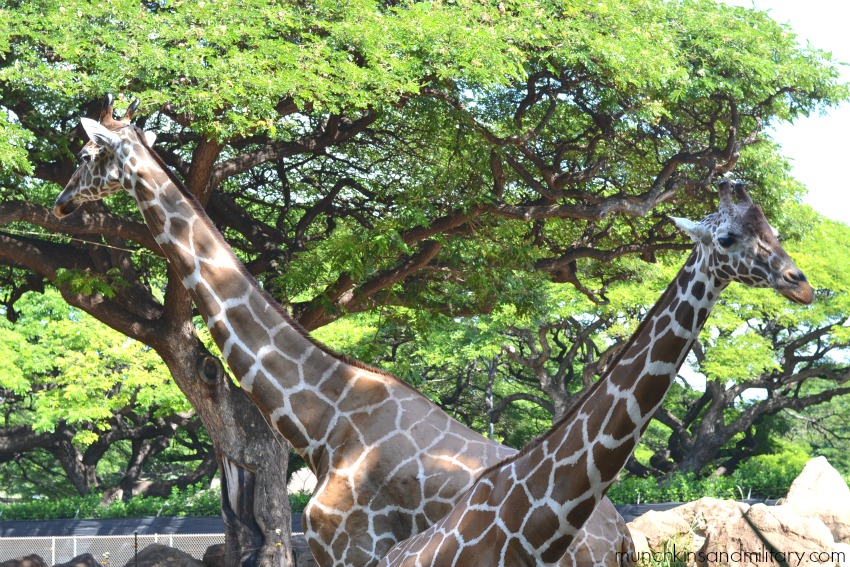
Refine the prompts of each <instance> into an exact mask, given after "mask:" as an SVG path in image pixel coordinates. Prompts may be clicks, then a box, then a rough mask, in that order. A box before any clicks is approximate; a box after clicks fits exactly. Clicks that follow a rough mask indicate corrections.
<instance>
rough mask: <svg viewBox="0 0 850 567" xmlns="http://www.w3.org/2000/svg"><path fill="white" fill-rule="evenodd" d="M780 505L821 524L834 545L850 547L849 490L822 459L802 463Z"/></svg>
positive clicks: (839, 476)
mask: <svg viewBox="0 0 850 567" xmlns="http://www.w3.org/2000/svg"><path fill="white" fill-rule="evenodd" d="M782 505H783V506H788V507H791V508H793V509H794V511H795V512H796V513H797V514H799V515H801V516H804V517H806V518H817V519H819V520H821V521H822V522H823V523H824V524H826V526H827V527H828V528H829V530H830V531H831V532H832V537H833V538H835V541H836V542H843V543H850V488H848V487H847V483H845V482H844V479H843V478H841V474H839V472H838V471H837V470H835V469H834V468H832V466H831V465H830V464H829V462H828V461H827V460H826V457H817V458H814V459H812V460H811V461H809V462H808V463H806V466H805V467H804V468H803V471H802V472H801V473H800V475H799V476H798V477H797V478H796V479H795V480H794V482H793V483H792V484H791V488H790V489H789V490H788V495H787V496H786V497H785V498H784V499H783V500H782Z"/></svg>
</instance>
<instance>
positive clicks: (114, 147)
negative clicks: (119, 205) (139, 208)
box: [53, 95, 155, 218]
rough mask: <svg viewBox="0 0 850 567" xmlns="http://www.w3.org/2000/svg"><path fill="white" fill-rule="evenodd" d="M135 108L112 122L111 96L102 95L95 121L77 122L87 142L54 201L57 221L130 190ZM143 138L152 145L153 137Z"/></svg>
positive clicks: (135, 138) (136, 137) (135, 136)
mask: <svg viewBox="0 0 850 567" xmlns="http://www.w3.org/2000/svg"><path fill="white" fill-rule="evenodd" d="M138 106H139V101H138V100H135V101H133V103H132V104H131V105H130V107H129V108H128V109H127V112H126V113H125V114H124V116H123V118H121V119H120V120H115V119H114V118H113V116H112V95H106V99H105V100H104V103H103V110H102V111H101V113H100V120H99V121H97V122H96V121H94V120H90V119H88V118H82V119H81V123H82V126H83V129H84V130H85V131H86V134H88V137H89V142H88V143H87V144H86V145H85V146H83V149H82V150H80V152H79V153H78V154H77V155H78V156H79V158H80V160H81V161H82V163H81V164H80V166H79V167H78V168H77V171H75V172H74V174H73V175H72V176H71V179H70V181H68V184H67V185H66V186H65V189H64V190H63V191H62V193H60V194H59V197H58V198H57V199H56V204H55V205H54V207H53V213H54V214H55V215H56V216H57V217H60V218H61V217H64V216H67V215H69V214H71V213H72V212H74V211H75V210H76V209H77V207H79V206H80V205H81V204H83V203H85V202H86V201H97V200H99V199H103V198H104V197H106V196H107V195H110V194H112V193H115V192H117V191H120V190H121V189H125V188H126V189H129V188H130V186H131V181H132V179H131V177H132V176H133V173H134V170H135V168H134V161H135V165H136V166H138V157H135V156H133V153H134V151H133V147H134V146H135V145H137V144H138V143H139V130H137V129H136V128H135V127H133V126H132V124H131V123H130V121H131V120H132V118H133V113H134V112H135V111H136V109H137V108H138ZM144 136H145V141H146V143H147V145H148V146H150V145H152V144H153V141H154V139H155V136H154V135H153V134H152V133H150V132H145V133H144Z"/></svg>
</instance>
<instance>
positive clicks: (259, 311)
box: [54, 97, 632, 567]
mask: <svg viewBox="0 0 850 567" xmlns="http://www.w3.org/2000/svg"><path fill="white" fill-rule="evenodd" d="M135 106H136V103H134V104H133V105H131V107H130V109H128V112H127V114H125V116H124V117H123V118H122V119H121V120H115V119H114V118H113V115H112V104H111V98H110V97H107V103H106V104H105V105H104V110H103V112H102V113H101V118H100V122H99V123H98V122H95V121H93V120H89V119H86V118H83V119H82V125H83V128H84V129H85V130H86V132H87V134H88V136H89V138H90V140H91V141H90V142H89V143H87V144H86V145H85V146H84V147H83V149H82V151H81V152H80V157H81V159H82V162H83V163H82V164H81V165H80V167H79V168H78V169H77V171H76V172H75V173H74V175H73V176H72V178H71V180H70V181H69V182H68V184H67V186H66V187H65V190H64V191H62V193H61V194H60V195H59V197H58V198H57V201H56V206H55V209H54V212H55V213H56V215H57V216H60V217H61V216H65V215H67V214H70V213H72V212H73V211H74V210H75V209H76V208H77V207H78V206H79V205H80V204H82V203H83V202H85V201H90V200H96V199H101V198H103V197H105V196H107V195H109V194H111V193H115V192H117V191H120V190H122V189H123V190H126V191H127V192H129V193H130V195H131V196H132V197H133V198H134V199H135V200H136V201H137V202H138V205H139V208H140V210H141V212H142V216H143V217H144V219H145V222H146V223H147V225H148V227H149V228H150V230H151V232H152V233H153V235H154V237H155V238H156V241H157V243H158V244H159V245H160V247H161V248H162V251H163V252H164V254H165V256H166V257H167V258H168V261H169V262H170V264H171V266H172V268H173V269H174V270H175V271H176V273H177V274H179V276H180V277H181V278H182V282H183V284H184V285H185V286H186V288H187V289H188V290H189V293H190V294H191V295H192V298H193V300H194V302H195V304H196V305H197V307H198V310H199V311H200V313H201V315H202V316H203V318H204V320H205V321H206V323H207V326H208V327H209V329H210V332H211V334H212V336H213V338H214V339H215V341H216V344H217V345H218V347H219V349H220V350H221V353H222V355H223V356H224V358H225V359H226V361H227V363H228V365H229V366H230V368H231V370H232V371H233V373H234V375H235V376H236V378H237V379H238V380H239V382H240V385H241V386H242V388H243V389H245V391H246V392H247V393H248V394H249V396H250V397H251V398H252V400H253V401H254V402H255V403H256V404H257V406H258V407H259V409H260V410H261V411H262V413H263V414H264V415H265V416H266V418H267V419H268V420H269V422H270V423H271V424H272V425H273V426H274V427H275V428H276V429H277V430H278V431H279V432H280V433H281V434H282V435H283V436H284V437H285V438H286V439H287V440H288V441H289V442H290V443H291V444H292V445H293V447H294V448H295V450H296V451H298V452H299V453H300V454H301V455H302V456H303V457H304V459H305V461H306V462H307V464H308V465H309V467H310V468H311V470H312V471H313V472H314V473H315V474H316V476H317V478H318V481H319V482H318V485H317V488H316V491H315V493H314V495H313V498H312V499H311V501H310V504H309V505H308V506H307V509H306V510H305V513H304V524H305V525H304V527H305V534H306V537H307V541H308V543H309V546H310V549H311V551H312V553H313V555H314V557H315V558H316V559H317V561H318V562H319V564H320V565H356V566H371V565H375V564H376V563H377V562H378V560H380V558H382V557H383V556H384V555H385V554H386V553H387V551H388V550H389V549H390V548H391V547H392V546H393V545H394V544H395V543H396V542H398V541H401V540H404V539H406V538H408V537H410V536H411V535H413V534H416V533H419V532H421V531H422V530H424V529H425V528H427V527H428V526H430V525H431V524H433V523H434V522H435V521H437V520H438V519H439V518H441V517H442V516H443V515H445V514H446V513H447V512H448V511H449V510H450V509H451V507H452V506H453V505H454V504H455V503H456V502H457V500H458V499H459V498H460V497H461V496H462V495H463V494H464V493H465V491H466V490H467V489H468V488H469V487H470V486H472V483H473V482H474V480H475V478H476V477H477V476H478V475H479V474H480V473H481V472H482V471H484V470H485V469H487V468H488V467H490V466H493V465H494V464H496V463H498V462H500V461H501V460H503V459H505V458H508V457H510V456H511V455H513V454H515V453H516V451H515V450H513V449H510V448H508V447H504V446H501V445H499V444H498V443H495V442H493V441H491V440H488V439H486V438H484V437H482V436H481V435H479V434H478V433H475V432H474V431H472V430H470V429H468V428H466V427H465V426H463V425H461V424H460V423H458V422H457V421H455V420H453V419H452V418H450V417H449V416H448V415H447V414H446V413H445V412H443V411H442V410H441V409H439V408H438V407H437V406H436V405H435V404H433V403H432V402H431V401H430V400H428V399H427V398H426V397H425V396H423V395H422V394H421V393H419V392H418V391H417V390H415V389H414V388H412V387H410V386H408V385H406V384H405V383H404V382H402V381H400V380H398V379H397V378H395V377H393V376H391V375H389V374H387V373H384V372H381V371H379V370H376V369H373V368H369V367H367V366H365V365H363V364H361V363H359V362H357V361H353V360H350V359H347V358H344V357H341V356H339V355H336V354H334V353H331V352H329V351H328V350H327V349H325V348H323V347H322V346H321V345H320V344H317V343H316V342H314V341H313V340H311V339H310V337H309V336H308V335H307V333H306V332H305V331H304V330H303V328H302V327H300V326H299V325H298V324H297V323H296V322H295V321H294V320H293V319H292V318H291V317H289V316H288V315H287V314H286V313H285V312H284V310H283V309H282V308H281V307H280V306H279V305H278V304H277V303H275V302H274V301H273V300H272V299H271V298H270V297H269V296H268V295H267V294H265V293H264V292H263V291H262V290H261V289H260V288H259V286H258V285H257V283H256V281H254V279H253V278H252V277H251V276H250V275H248V273H247V272H246V271H245V269H244V266H243V265H242V264H241V263H240V262H239V261H238V260H237V258H236V257H235V255H234V254H233V252H232V250H231V249H230V247H229V246H228V245H227V244H226V243H225V241H224V239H223V238H222V236H221V235H220V234H219V232H218V231H217V230H216V229H215V228H214V227H213V224H212V222H211V221H210V220H209V218H208V217H207V216H206V214H205V212H204V210H203V208H202V207H201V206H200V204H198V202H197V201H196V200H195V199H194V198H193V197H192V196H191V195H190V194H189V192H188V190H186V188H185V187H184V186H183V185H182V183H180V181H179V180H178V179H177V178H176V177H175V176H174V174H173V173H171V172H170V171H169V169H168V168H167V167H166V165H165V164H164V162H163V161H162V159H161V158H160V157H159V156H158V155H157V154H156V152H155V151H153V149H152V148H151V146H152V144H153V140H154V136H153V135H152V134H151V133H149V132H142V131H141V130H139V129H138V128H136V127H135V126H133V125H132V124H131V119H132V113H133V111H134V110H135ZM624 530H625V523H624V522H623V519H622V518H621V517H620V516H619V514H617V512H616V510H615V509H614V507H613V505H611V503H610V502H609V501H607V500H605V501H604V502H603V503H602V506H601V507H600V510H599V511H598V512H597V513H596V514H595V515H594V517H593V518H592V519H591V522H590V523H589V525H588V529H587V530H585V531H583V532H582V534H581V535H580V536H579V538H578V540H577V541H576V545H575V546H574V548H573V549H572V550H571V551H572V552H573V554H574V559H573V558H571V559H569V560H566V561H565V563H564V565H575V564H580V565H582V566H584V565H588V566H593V565H596V566H599V567H603V566H604V567H611V566H614V565H620V562H619V561H618V559H617V558H616V557H615V554H614V553H615V551H618V550H619V551H625V550H629V549H632V544H631V539H630V538H629V536H628V535H627V533H626V532H625V531H624Z"/></svg>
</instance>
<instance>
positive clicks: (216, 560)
mask: <svg viewBox="0 0 850 567" xmlns="http://www.w3.org/2000/svg"><path fill="white" fill-rule="evenodd" d="M203 562H204V565H206V566H207V567H224V544H223V543H216V544H215V545H211V546H209V547H208V548H207V550H206V551H204V559H203Z"/></svg>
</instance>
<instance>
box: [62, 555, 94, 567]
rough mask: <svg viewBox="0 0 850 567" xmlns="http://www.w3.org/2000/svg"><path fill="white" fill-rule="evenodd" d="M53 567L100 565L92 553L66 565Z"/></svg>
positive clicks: (90, 566)
mask: <svg viewBox="0 0 850 567" xmlns="http://www.w3.org/2000/svg"><path fill="white" fill-rule="evenodd" d="M53 567H100V563H98V561H97V559H95V558H94V555H92V554H91V553H83V554H82V555H78V556H76V557H74V558H73V559H71V560H70V561H67V562H65V563H57V564H56V565H54V566H53Z"/></svg>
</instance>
